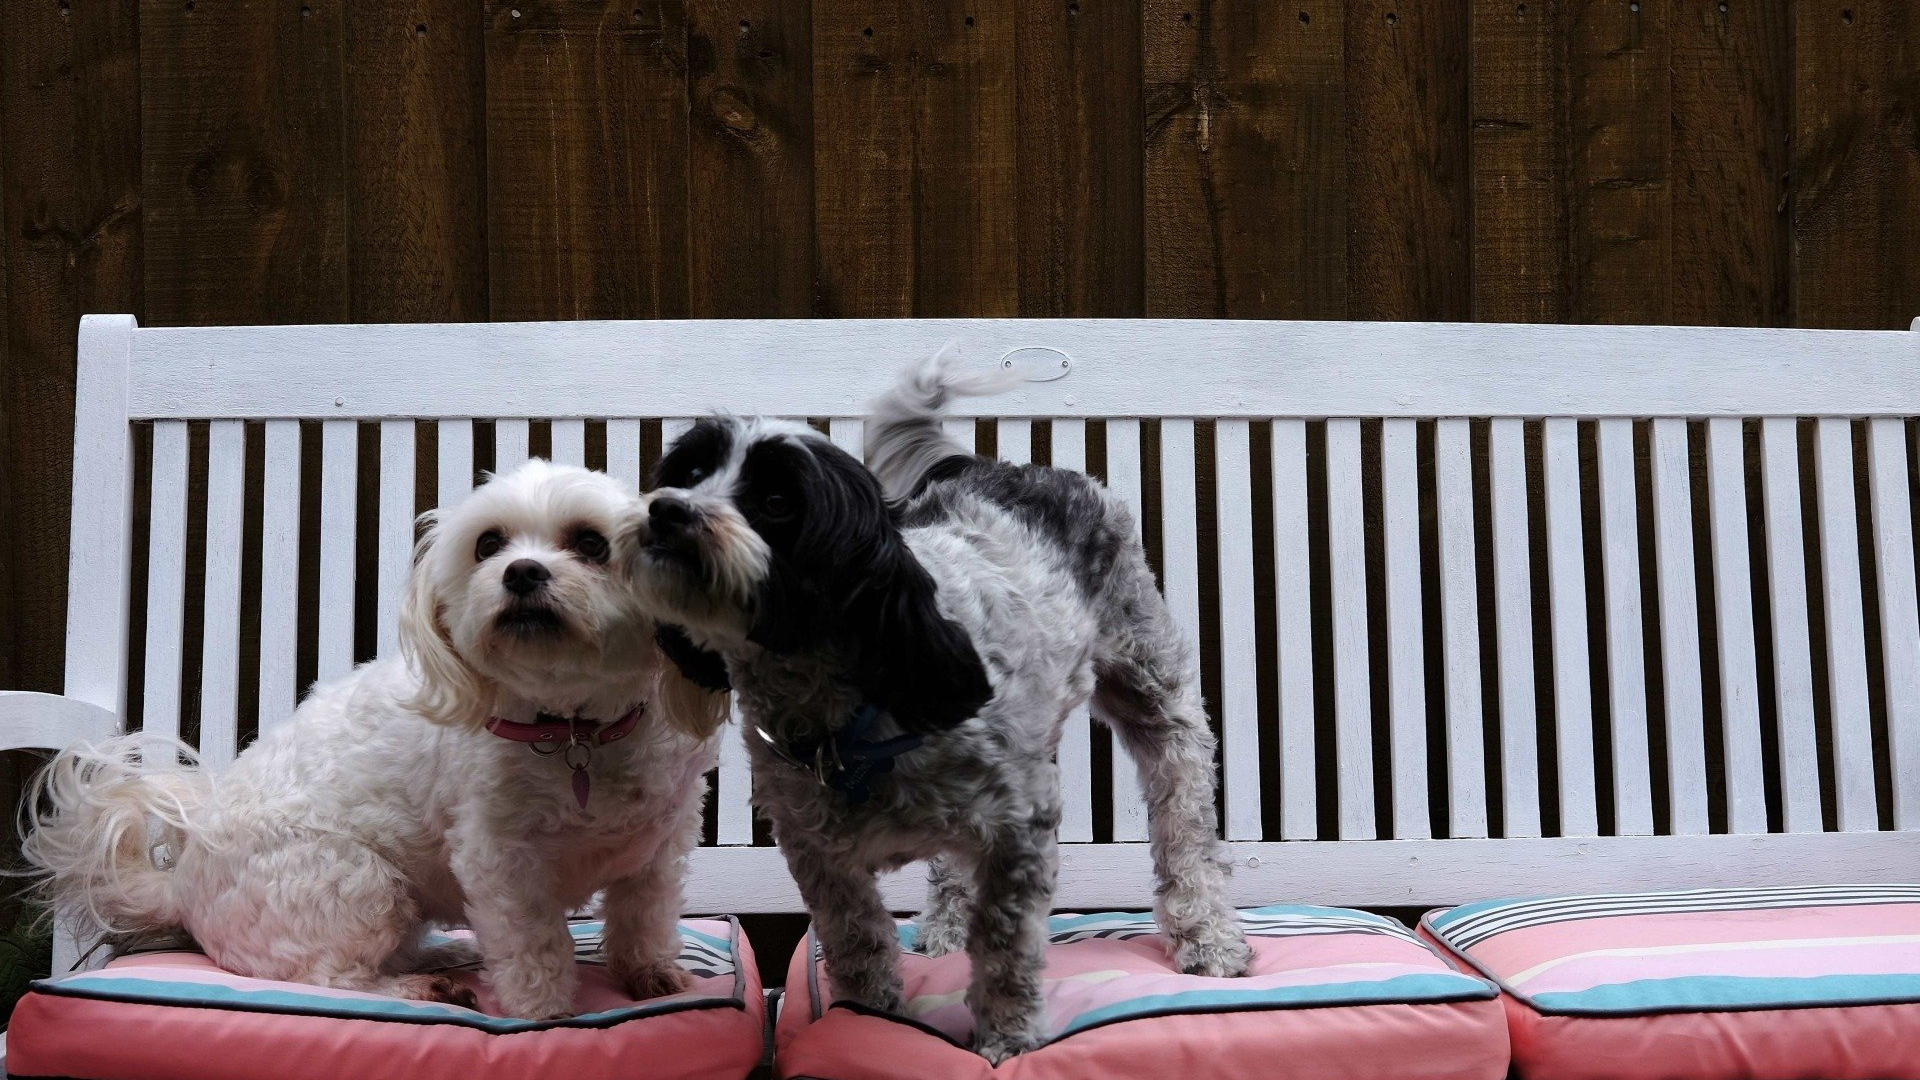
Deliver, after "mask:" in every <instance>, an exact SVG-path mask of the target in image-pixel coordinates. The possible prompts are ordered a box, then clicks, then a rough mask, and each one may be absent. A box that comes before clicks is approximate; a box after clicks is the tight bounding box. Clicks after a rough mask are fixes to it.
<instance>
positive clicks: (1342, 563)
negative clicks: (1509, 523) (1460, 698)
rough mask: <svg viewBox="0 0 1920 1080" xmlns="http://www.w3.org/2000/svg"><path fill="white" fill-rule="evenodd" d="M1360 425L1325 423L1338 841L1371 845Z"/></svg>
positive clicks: (1374, 830) (1369, 689)
mask: <svg viewBox="0 0 1920 1080" xmlns="http://www.w3.org/2000/svg"><path fill="white" fill-rule="evenodd" d="M1365 498H1366V496H1365V492H1364V488H1363V484H1362V479H1361V464H1360V421H1358V420H1346V419H1340V420H1328V421H1327V549H1328V553H1329V563H1330V569H1331V571H1332V573H1331V584H1332V596H1331V602H1332V604H1333V697H1334V710H1333V712H1334V731H1335V751H1336V754H1335V756H1336V757H1337V759H1338V761H1339V767H1340V775H1339V782H1340V838H1341V839H1343V840H1371V839H1373V838H1374V837H1375V836H1376V835H1377V832H1378V829H1377V826H1376V825H1375V822H1374V805H1373V703H1372V696H1373V692H1372V687H1371V685H1370V684H1369V681H1368V680H1369V678H1370V673H1369V667H1368V665H1369V663H1370V662H1371V661H1370V659H1369V657H1368V654H1367V549H1366V509H1365Z"/></svg>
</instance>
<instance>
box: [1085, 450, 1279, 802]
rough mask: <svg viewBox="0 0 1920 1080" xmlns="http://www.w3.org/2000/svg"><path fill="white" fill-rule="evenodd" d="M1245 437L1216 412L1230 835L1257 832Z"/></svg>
mask: <svg viewBox="0 0 1920 1080" xmlns="http://www.w3.org/2000/svg"><path fill="white" fill-rule="evenodd" d="M1056 423H1058V421H1056ZM1251 442H1252V438H1251V431H1250V429H1249V426H1248V423H1247V421H1245V420H1232V419H1229V420H1221V421H1218V422H1217V423H1216V424H1215V425H1214V461H1215V463H1216V464H1215V469H1214V477H1215V487H1214V490H1215V492H1216V503H1215V504H1216V506H1217V507H1218V514H1219V540H1220V542H1219V552H1220V557H1219V577H1220V715H1219V717H1218V718H1217V720H1218V723H1219V724H1220V728H1221V731H1222V732H1223V733H1224V737H1223V738H1222V740H1221V754H1222V756H1221V762H1222V764H1223V765H1224V768H1225V772H1226V776H1225V780H1226V799H1225V802H1226V825H1227V829H1226V835H1227V839H1229V840H1258V839H1260V838H1261V833H1260V829H1261V825H1260V691H1259V687H1258V686H1257V685H1256V682H1255V680H1256V678H1257V677H1258V674H1259V661H1258V659H1257V658H1256V656H1255V651H1254V627H1253V602H1254V590H1253V476H1252V469H1253V460H1252V453H1253V450H1252V446H1251Z"/></svg>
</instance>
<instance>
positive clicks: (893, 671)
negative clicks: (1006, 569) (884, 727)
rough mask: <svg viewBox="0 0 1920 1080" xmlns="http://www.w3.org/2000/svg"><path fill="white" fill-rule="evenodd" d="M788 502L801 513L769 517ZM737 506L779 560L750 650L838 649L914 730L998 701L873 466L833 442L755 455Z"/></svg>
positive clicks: (859, 681) (780, 442)
mask: <svg viewBox="0 0 1920 1080" xmlns="http://www.w3.org/2000/svg"><path fill="white" fill-rule="evenodd" d="M776 494H779V495H784V496H786V497H787V498H788V499H790V500H791V503H790V504H783V506H785V508H786V509H787V510H790V511H792V512H791V513H782V514H780V515H771V514H769V513H768V512H767V509H766V507H767V503H766V499H767V498H768V497H769V496H772V495H776ZM735 498H736V500H737V505H739V506H740V509H741V512H742V513H743V514H745V515H746V517H747V520H748V521H749V522H750V523H751V524H752V525H753V527H754V530H755V531H756V532H758V533H759V534H760V535H761V536H762V537H763V538H764V539H765V540H766V541H767V546H768V547H769V549H771V551H772V555H773V559H772V564H771V566H770V567H769V570H768V574H767V578H766V581H765V583H764V585H763V586H762V588H761V591H760V594H759V596H758V597H757V598H756V600H757V610H756V611H755V612H754V622H753V627H752V629H751V630H750V631H749V632H748V637H749V639H750V640H752V641H754V642H755V643H756V644H758V645H760V646H761V647H763V648H766V649H769V650H771V651H774V652H792V651H797V650H800V649H804V648H809V647H815V646H818V645H820V644H822V643H825V644H829V645H831V646H832V647H834V649H835V650H836V651H837V652H838V653H839V654H840V657H841V660H842V662H843V664H844V665H845V677H846V679H847V681H848V682H849V683H851V684H852V685H853V686H854V687H855V688H856V689H858V690H859V691H860V693H861V695H862V696H863V697H864V698H865V699H866V700H868V701H870V702H872V703H873V704H875V705H878V706H879V707H881V708H882V709H885V710H886V711H887V712H888V713H890V714H892V716H893V718H894V720H895V721H896V722H897V723H899V724H900V726H901V727H903V728H905V729H907V730H909V731H921V732H928V731H939V730H942V729H944V728H949V727H952V726H954V725H956V724H959V723H962V722H964V721H966V720H968V719H971V718H972V717H973V716H974V714H976V713H978V712H979V711H980V709H981V707H982V706H984V705H985V704H986V703H987V702H988V701H989V700H990V699H991V698H992V697H993V688H992V685H991V684H990V683H989V682H988V681H987V673H986V667H985V665H983V664H982V663H981V661H980V656H979V654H978V653H977V652H976V651H975V650H974V647H973V642H972V640H971V639H970V638H969V637H968V636H967V633H966V631H965V630H963V629H962V628H961V627H960V626H959V625H957V624H955V623H954V622H952V621H951V620H949V619H947V618H946V617H945V616H943V615H941V614H940V610H939V607H938V605H937V604H936V603H935V596H936V589H935V586H934V583H933V579H932V578H931V577H930V576H928V574H927V572H926V570H925V568H923V567H922V566H921V565H920V563H919V560H917V559H916V558H915V557H914V555H913V552H912V551H911V550H910V549H909V548H908V547H907V544H906V540H905V537H904V536H903V535H902V534H901V531H900V519H899V517H898V515H897V514H896V512H895V507H893V506H892V505H891V504H889V503H888V502H887V500H886V498H885V497H884V495H883V494H882V493H881V491H880V483H879V481H878V480H876V479H875V478H874V476H873V474H872V473H871V472H868V471H867V468H866V466H864V465H862V464H860V462H858V461H856V460H855V459H854V458H853V457H852V456H851V455H849V454H848V453H847V452H846V451H844V450H842V449H840V448H839V447H837V446H834V445H833V444H832V443H830V442H827V441H826V440H824V439H819V440H814V439H809V440H805V441H796V440H789V439H769V440H767V441H765V442H763V443H761V444H759V445H756V446H754V447H753V448H752V449H751V450H750V451H749V452H748V454H747V460H746V462H745V465H744V467H743V469H742V483H741V487H740V490H739V491H738V492H737V493H736V495H735Z"/></svg>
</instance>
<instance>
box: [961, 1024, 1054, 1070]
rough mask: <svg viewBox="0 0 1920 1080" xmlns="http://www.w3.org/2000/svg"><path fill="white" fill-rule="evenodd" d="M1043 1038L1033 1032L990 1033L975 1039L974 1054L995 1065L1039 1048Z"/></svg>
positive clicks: (982, 1034)
mask: <svg viewBox="0 0 1920 1080" xmlns="http://www.w3.org/2000/svg"><path fill="white" fill-rule="evenodd" d="M1040 1043H1041V1038H1040V1036H1039V1035H1036V1034H1034V1033H1032V1032H1024V1031H1021V1032H1012V1031H988V1032H982V1033H981V1034H980V1035H979V1036H977V1037H976V1038H975V1039H974V1043H973V1052H974V1053H976V1054H979V1055H980V1056H981V1057H983V1058H986V1059H987V1060H988V1061H989V1062H992V1063H993V1064H995V1065H998V1064H1000V1063H1001V1062H1003V1061H1005V1060H1007V1059H1008V1058H1010V1057H1013V1056H1014V1055H1015V1054H1024V1053H1026V1052H1027V1051H1029V1050H1033V1049H1035V1048H1037V1047H1039V1045H1040Z"/></svg>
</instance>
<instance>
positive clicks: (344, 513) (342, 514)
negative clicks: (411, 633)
mask: <svg viewBox="0 0 1920 1080" xmlns="http://www.w3.org/2000/svg"><path fill="white" fill-rule="evenodd" d="M359 465H360V432H359V426H358V425H357V424H355V423H354V422H353V421H351V420H328V421H326V422H325V423H323V424H321V425H320V596H319V612H318V615H319V668H318V673H319V679H320V681H322V682H325V681H326V680H328V679H336V678H339V677H340V676H342V675H345V674H346V673H347V672H348V671H349V670H351V669H352V668H353V579H354V535H355V534H354V529H355V518H356V517H357V511H358V509H359V480H360V477H359Z"/></svg>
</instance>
